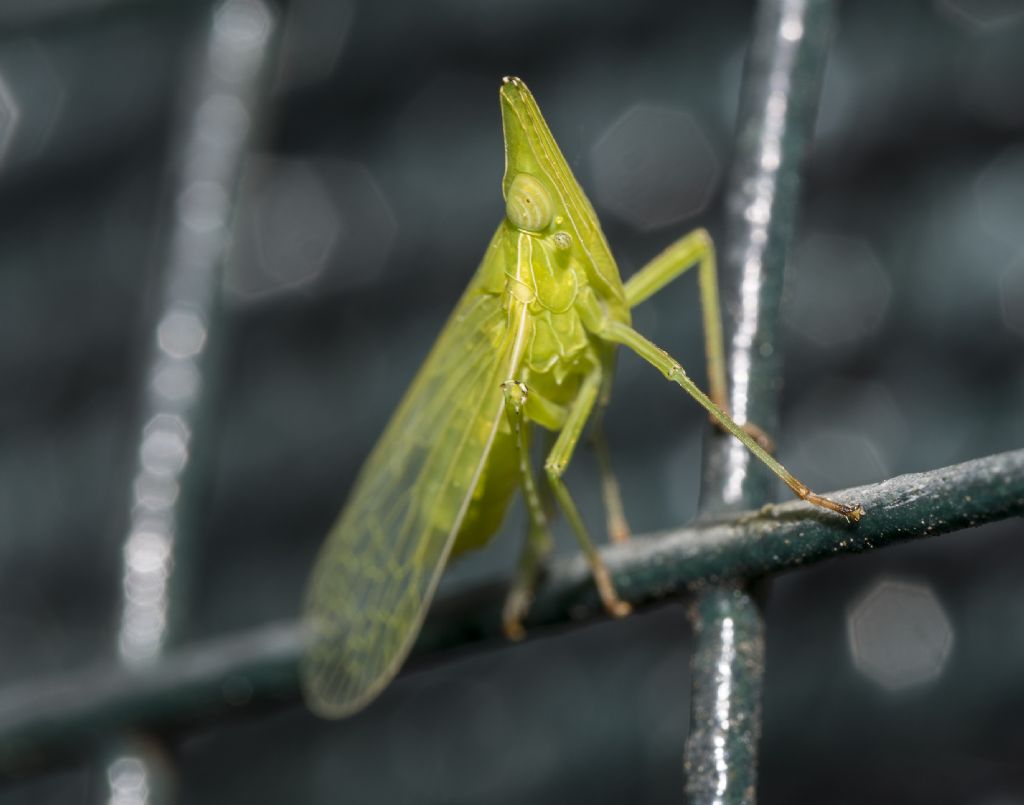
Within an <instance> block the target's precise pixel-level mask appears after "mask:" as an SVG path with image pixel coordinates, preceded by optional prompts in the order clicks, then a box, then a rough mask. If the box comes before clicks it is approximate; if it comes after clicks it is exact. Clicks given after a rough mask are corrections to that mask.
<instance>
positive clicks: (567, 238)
mask: <svg viewBox="0 0 1024 805" xmlns="http://www.w3.org/2000/svg"><path fill="white" fill-rule="evenodd" d="M551 239H552V240H553V241H554V242H555V248H556V249H558V250H559V251H562V252H567V251H569V249H571V248H572V236H571V235H570V234H569V233H568V232H556V233H555V234H554V235H552V236H551Z"/></svg>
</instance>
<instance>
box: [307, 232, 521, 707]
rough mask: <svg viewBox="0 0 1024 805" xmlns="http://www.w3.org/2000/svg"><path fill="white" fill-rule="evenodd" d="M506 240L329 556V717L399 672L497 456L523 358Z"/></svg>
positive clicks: (310, 678) (324, 601)
mask: <svg viewBox="0 0 1024 805" xmlns="http://www.w3.org/2000/svg"><path fill="white" fill-rule="evenodd" d="M501 239H502V230H501V229H500V228H499V230H498V233H497V234H496V235H495V238H494V240H493V241H492V243H491V248H489V249H488V252H487V256H486V257H485V259H484V262H483V264H482V265H481V267H480V269H479V270H478V272H477V274H476V275H475V276H474V278H473V280H472V282H471V283H470V286H469V288H467V289H466V292H465V294H464V295H463V297H462V299H461V300H460V301H459V304H458V306H457V307H456V308H455V311H454V312H453V313H452V316H451V318H450V319H449V320H448V323H447V324H446V325H445V327H444V330H443V331H442V332H441V335H440V337H439V338H438V340H437V342H436V343H435V344H434V347H433V349H432V350H431V352H430V354H429V355H428V357H427V360H426V362H425V363H424V364H423V366H422V368H421V369H420V371H419V374H418V375H417V376H416V379H415V380H414V381H413V384H412V386H411V387H410V389H409V391H408V392H407V393H406V395H405V398H404V399H403V401H402V403H401V404H400V405H399V408H398V410H397V411H396V412H395V414H394V416H393V417H392V419H391V422H390V423H389V424H388V426H387V428H386V429H385V431H384V434H383V436H382V437H381V439H380V441H379V442H378V443H377V445H376V447H375V448H374V449H373V452H372V453H371V454H370V457H369V459H367V462H366V464H365V465H364V466H363V469H362V471H361V472H360V474H359V477H358V479H357V480H356V484H355V487H354V489H353V491H352V495H351V497H350V498H349V501H348V504H347V505H346V507H345V508H344V510H343V511H342V512H341V515H340V517H339V518H338V521H337V522H336V523H335V525H334V527H333V528H332V530H331V532H330V534H329V535H328V537H327V540H326V542H325V544H324V545H323V547H322V548H321V550H320V555H319V557H318V558H317V562H316V566H315V568H314V570H313V575H312V578H311V581H310V587H309V590H308V593H307V599H306V609H305V626H306V629H307V637H308V639H309V643H308V644H307V653H306V656H305V658H304V662H303V665H302V669H301V675H302V683H303V688H304V691H305V694H306V700H307V702H308V704H309V705H310V707H311V708H312V709H313V710H314V711H316V712H317V713H319V714H321V715H327V716H332V717H341V716H343V715H347V714H349V713H352V712H354V711H356V710H358V709H360V708H361V707H363V706H364V705H365V704H367V703H368V702H369V701H370V700H371V699H372V698H374V697H375V696H376V695H377V694H378V693H379V692H380V690H381V689H382V688H383V687H384V686H385V685H386V684H387V683H388V682H390V681H391V679H392V678H393V677H394V676H395V674H396V673H397V672H398V669H399V667H400V666H401V664H402V661H403V660H404V659H405V658H406V656H407V655H408V653H409V650H410V649H411V647H412V644H413V641H414V639H415V637H416V635H417V634H418V633H419V629H420V626H421V624H422V622H423V617H424V615H425V614H426V610H427V607H428V605H429V603H430V599H431V598H432V596H433V594H434V590H435V589H436V587H437V583H438V580H439V579H440V576H441V572H442V570H443V569H444V566H445V562H446V560H447V558H448V555H449V553H450V551H451V547H452V543H453V542H454V538H455V535H456V533H457V532H458V530H459V526H460V524H461V522H462V520H463V518H464V516H465V513H466V509H467V506H468V504H469V502H470V498H471V496H472V493H473V491H474V489H475V487H476V485H477V480H478V479H479V477H480V472H481V468H482V467H483V465H484V462H485V461H486V459H487V455H488V453H489V451H490V449H491V445H492V443H493V441H494V437H495V433H496V431H497V428H498V425H499V422H500V421H501V418H502V416H503V411H504V402H503V395H502V391H501V383H502V382H504V381H505V380H507V379H508V372H509V371H510V370H511V360H512V355H513V352H514V351H518V350H517V349H515V350H514V348H513V344H514V342H515V341H516V338H515V333H516V329H517V327H516V326H510V324H509V321H508V314H507V312H506V311H505V310H504V309H503V308H502V304H501V296H500V294H496V293H494V292H493V288H490V287H488V286H491V285H493V284H494V281H495V280H497V277H498V276H501V278H502V280H503V279H504V275H503V272H502V271H500V268H501V266H500V265H499V264H497V263H496V261H499V260H500V259H501V254H502V248H501ZM502 284H503V282H502Z"/></svg>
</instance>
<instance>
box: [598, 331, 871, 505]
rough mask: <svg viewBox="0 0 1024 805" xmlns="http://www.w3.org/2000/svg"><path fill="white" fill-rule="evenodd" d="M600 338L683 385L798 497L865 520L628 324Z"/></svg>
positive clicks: (688, 392) (601, 334) (602, 333)
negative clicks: (802, 476) (812, 485)
mask: <svg viewBox="0 0 1024 805" xmlns="http://www.w3.org/2000/svg"><path fill="white" fill-rule="evenodd" d="M598 335H599V336H600V337H601V338H605V339H607V340H609V341H612V342H614V343H617V344H622V345H623V346H626V347H629V348H630V349H631V350H633V351H634V352H635V353H636V354H637V355H639V356H640V357H641V358H643V359H644V360H645V361H647V362H648V363H650V364H651V365H652V366H654V367H655V368H656V369H658V370H659V371H660V372H661V373H662V374H663V375H665V377H666V378H668V379H669V380H671V381H673V382H674V383H676V384H678V385H679V386H681V387H682V388H683V390H684V391H686V393H687V394H689V395H690V396H691V397H693V399H695V400H696V401H697V402H698V403H699V404H700V405H701V406H703V407H704V408H705V409H706V410H707V412H708V413H709V414H711V415H712V416H713V417H714V418H715V420H716V421H717V422H719V423H720V424H721V426H722V427H723V428H725V429H726V430H727V431H729V432H730V433H731V434H732V435H733V436H735V437H736V438H737V439H739V440H740V441H741V442H743V444H744V445H746V447H747V449H749V450H750V452H751V453H753V454H754V455H755V456H757V458H759V459H760V460H761V461H763V462H764V463H765V464H766V465H767V466H768V469H770V470H771V471H772V472H774V473H775V474H776V475H777V476H779V478H781V479H782V481H783V482H784V483H785V484H786V486H788V487H789V488H790V489H792V490H793V492H794V493H795V494H796V495H797V497H799V498H801V499H802V500H806V501H808V502H809V503H813V504H815V505H817V506H821V507H822V508H825V509H830V510H831V511H834V512H836V513H838V514H841V515H843V517H845V518H846V519H847V520H848V521H850V522H857V521H858V520H859V519H860V518H861V515H863V514H864V509H863V508H861V506H860V505H854V506H849V505H847V504H845V503H837V502H836V501H834V500H830V499H829V498H826V497H823V496H821V495H818V494H816V493H814V492H812V491H811V490H810V489H809V488H808V487H807V485H806V484H804V483H802V482H801V481H799V480H797V478H796V477H794V476H793V474H792V473H791V472H790V471H789V470H787V469H786V468H785V467H783V466H782V464H780V463H779V462H778V461H776V460H775V459H774V458H772V456H771V455H770V454H769V453H768V451H767V450H765V449H764V448H763V447H762V446H761V445H760V444H759V443H758V441H757V439H756V438H754V437H753V436H751V435H750V434H749V433H748V432H747V431H745V430H744V429H743V428H742V427H741V426H740V425H738V424H736V422H735V421H733V419H732V417H730V416H729V415H728V414H727V413H726V412H725V411H723V410H722V409H721V408H720V407H719V406H717V405H715V403H714V402H712V401H711V399H710V398H709V397H708V396H707V395H706V394H705V393H704V392H703V391H701V390H700V389H699V388H698V387H697V384H696V383H694V382H693V381H692V380H690V378H689V377H688V376H687V374H686V372H685V371H684V370H683V367H682V366H680V365H679V363H678V362H677V361H676V360H675V359H674V358H672V356H670V355H669V354H668V353H667V352H665V350H663V349H660V348H659V347H657V346H656V345H654V344H653V343H651V342H650V341H648V340H647V339H646V338H644V337H643V336H642V335H640V333H638V332H637V331H636V330H634V329H633V328H632V327H630V326H629V325H628V324H623V323H622V322H616V321H610V320H608V319H605V320H604V321H602V322H601V323H600V330H599V332H598Z"/></svg>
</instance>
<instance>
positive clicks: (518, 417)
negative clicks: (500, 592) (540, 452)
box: [501, 380, 565, 640]
mask: <svg viewBox="0 0 1024 805" xmlns="http://www.w3.org/2000/svg"><path fill="white" fill-rule="evenodd" d="M501 390H502V391H503V392H504V394H505V417H506V419H507V420H508V423H509V426H510V427H511V428H512V433H513V435H514V437H515V441H516V452H517V454H518V458H519V477H520V483H521V486H522V489H523V500H524V501H525V502H526V511H527V514H528V516H529V520H530V525H529V528H528V529H527V532H526V544H525V545H524V546H523V552H522V554H521V555H520V557H519V565H518V567H517V568H516V575H515V578H513V580H512V586H511V587H510V588H509V591H508V594H507V595H506V596H505V604H504V607H503V608H502V613H501V621H502V627H503V629H504V631H505V636H506V637H507V638H508V639H509V640H522V639H523V637H525V636H526V630H525V629H523V618H525V617H526V613H527V612H529V610H530V604H531V603H532V601H533V593H534V590H535V589H536V588H537V582H538V580H539V579H540V573H541V570H542V569H543V567H544V562H545V560H546V559H547V557H548V555H549V554H550V553H551V548H552V541H551V532H550V530H549V529H548V517H547V514H546V512H545V506H544V501H543V500H542V499H541V496H540V494H539V491H538V488H537V483H536V481H535V479H534V477H533V470H532V469H531V467H530V441H529V427H530V423H529V421H528V420H527V418H526V407H527V405H528V401H530V400H531V399H533V398H534V397H536V395H530V393H529V390H528V389H527V387H526V385H525V384H523V383H520V382H518V381H516V380H509V381H507V382H505V383H502V385H501ZM552 407H553V408H558V406H554V405H553V404H552ZM542 410H547V409H542ZM564 418H565V412H564V411H563V412H562V419H563V420H564Z"/></svg>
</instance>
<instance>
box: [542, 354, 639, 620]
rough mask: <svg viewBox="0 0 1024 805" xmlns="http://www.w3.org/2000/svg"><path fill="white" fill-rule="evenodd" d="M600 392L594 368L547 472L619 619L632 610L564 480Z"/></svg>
mask: <svg viewBox="0 0 1024 805" xmlns="http://www.w3.org/2000/svg"><path fill="white" fill-rule="evenodd" d="M600 389H601V372H600V370H599V369H595V370H594V371H592V372H591V373H590V374H589V375H587V376H586V378H584V380H583V383H582V385H581V386H580V390H579V393H578V394H577V396H576V400H575V401H574V402H573V404H572V407H571V408H570V409H569V415H568V417H566V420H565V425H564V426H563V427H562V430H561V432H560V433H559V434H558V439H556V440H555V445H554V447H552V448H551V452H550V453H549V454H548V457H547V460H546V461H545V462H544V471H545V472H546V473H547V476H548V482H549V483H550V484H551V489H552V491H553V492H554V493H555V499H556V500H557V501H558V504H559V506H561V507H562V511H563V512H565V519H566V520H568V522H569V526H570V527H571V528H572V532H573V534H574V535H575V536H576V540H577V542H579V544H580V549H581V550H582V551H583V554H584V556H586V558H587V561H588V562H589V563H590V572H591V573H592V574H593V576H594V583H595V584H596V585H597V591H598V593H599V594H600V596H601V602H602V603H603V604H604V608H605V609H606V610H607V611H608V613H609V614H611V615H613V616H615V617H617V618H618V617H623V616H625V615H628V614H629V612H630V610H631V607H630V606H629V604H628V603H627V602H625V601H623V600H622V599H621V598H619V596H618V593H616V592H615V585H614V584H613V583H612V578H611V575H610V574H609V573H608V568H607V567H605V564H604V561H603V560H602V559H601V554H600V553H598V550H597V548H596V547H595V546H594V541H593V540H592V539H591V538H590V534H589V532H588V531H587V527H586V526H585V525H584V523H583V518H582V517H581V516H580V513H579V510H578V509H577V508H576V504H575V502H574V501H573V499H572V496H571V495H570V494H569V490H568V488H567V487H566V485H565V482H564V481H563V480H562V474H563V473H564V472H565V468H566V467H567V466H568V464H569V461H570V459H571V458H572V454H573V451H574V450H575V449H576V445H577V444H578V443H579V440H580V434H581V433H582V432H583V426H584V425H585V424H586V422H587V418H588V417H589V416H590V414H591V412H592V411H593V409H594V404H595V402H596V401H597V396H598V392H599V391H600Z"/></svg>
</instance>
